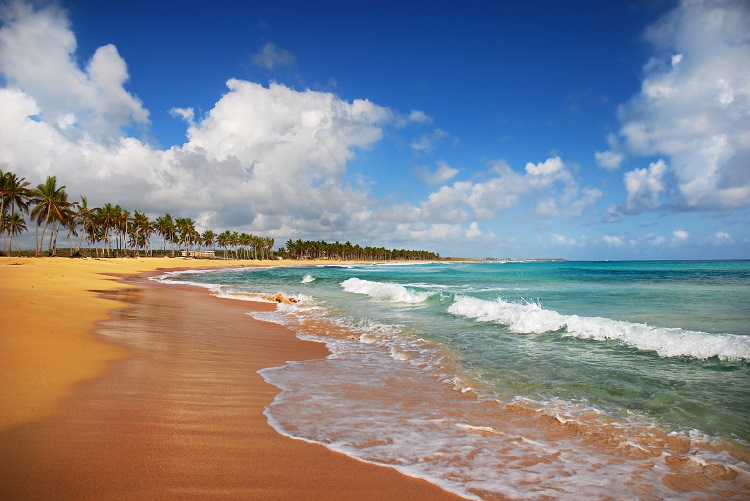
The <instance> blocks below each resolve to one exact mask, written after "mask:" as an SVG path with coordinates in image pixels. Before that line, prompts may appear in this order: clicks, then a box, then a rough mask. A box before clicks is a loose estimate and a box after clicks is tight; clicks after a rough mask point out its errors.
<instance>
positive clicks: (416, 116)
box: [409, 110, 432, 124]
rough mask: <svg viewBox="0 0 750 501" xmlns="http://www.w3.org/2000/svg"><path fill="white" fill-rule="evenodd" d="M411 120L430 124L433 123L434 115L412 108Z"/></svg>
mask: <svg viewBox="0 0 750 501" xmlns="http://www.w3.org/2000/svg"><path fill="white" fill-rule="evenodd" d="M409 121H410V122H416V123H419V124H430V123H432V117H431V116H429V115H427V114H426V113H425V112H424V111H420V110H412V111H411V113H409Z"/></svg>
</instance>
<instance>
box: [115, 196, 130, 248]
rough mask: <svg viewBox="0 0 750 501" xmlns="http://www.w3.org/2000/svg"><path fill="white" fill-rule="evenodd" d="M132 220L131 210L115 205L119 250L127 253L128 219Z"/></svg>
mask: <svg viewBox="0 0 750 501" xmlns="http://www.w3.org/2000/svg"><path fill="white" fill-rule="evenodd" d="M129 220H130V211H129V210H127V209H123V208H122V207H120V204H117V205H115V224H114V230H115V233H117V252H118V254H119V253H120V252H124V253H125V254H127V243H126V241H125V239H126V237H127V234H128V221H129Z"/></svg>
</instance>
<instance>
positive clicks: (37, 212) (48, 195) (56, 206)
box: [31, 176, 70, 256]
mask: <svg viewBox="0 0 750 501" xmlns="http://www.w3.org/2000/svg"><path fill="white" fill-rule="evenodd" d="M32 198H33V201H34V202H35V203H36V207H34V209H33V210H32V211H31V217H32V218H34V219H35V220H36V223H37V237H38V236H39V226H41V224H42V221H44V228H42V237H41V239H37V243H36V255H37V256H38V255H40V254H41V253H42V242H43V241H44V234H45V233H46V231H47V227H48V225H49V223H53V231H52V232H51V233H50V243H49V252H50V255H51V256H54V255H55V250H56V248H57V229H58V228H59V225H60V224H61V223H64V222H66V221H67V219H68V218H69V217H70V211H69V207H70V203H69V202H68V194H67V193H65V186H61V187H59V188H58V187H57V177H55V176H48V177H47V180H46V181H45V182H44V183H42V184H40V185H38V186H37V188H36V190H34V191H33V192H32ZM53 236H54V244H55V245H54V246H53Z"/></svg>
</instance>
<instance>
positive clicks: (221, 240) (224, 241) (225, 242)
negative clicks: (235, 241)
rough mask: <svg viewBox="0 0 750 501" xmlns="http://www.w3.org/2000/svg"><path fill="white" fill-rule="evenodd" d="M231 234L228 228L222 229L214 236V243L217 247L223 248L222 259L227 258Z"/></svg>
mask: <svg viewBox="0 0 750 501" xmlns="http://www.w3.org/2000/svg"><path fill="white" fill-rule="evenodd" d="M231 242H232V234H231V233H230V232H229V230H225V231H222V232H221V233H219V236H218V237H216V243H217V244H218V245H219V247H221V248H223V249H224V259H227V247H229V246H230V245H232V243H231Z"/></svg>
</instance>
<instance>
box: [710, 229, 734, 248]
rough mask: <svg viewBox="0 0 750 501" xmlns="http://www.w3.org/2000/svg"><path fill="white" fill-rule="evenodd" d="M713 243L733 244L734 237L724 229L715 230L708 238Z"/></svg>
mask: <svg viewBox="0 0 750 501" xmlns="http://www.w3.org/2000/svg"><path fill="white" fill-rule="evenodd" d="M710 240H711V243H713V244H714V245H732V244H734V238H732V235H730V234H729V233H726V232H724V231H717V232H716V234H715V235H713V237H712V238H711V239H710Z"/></svg>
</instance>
